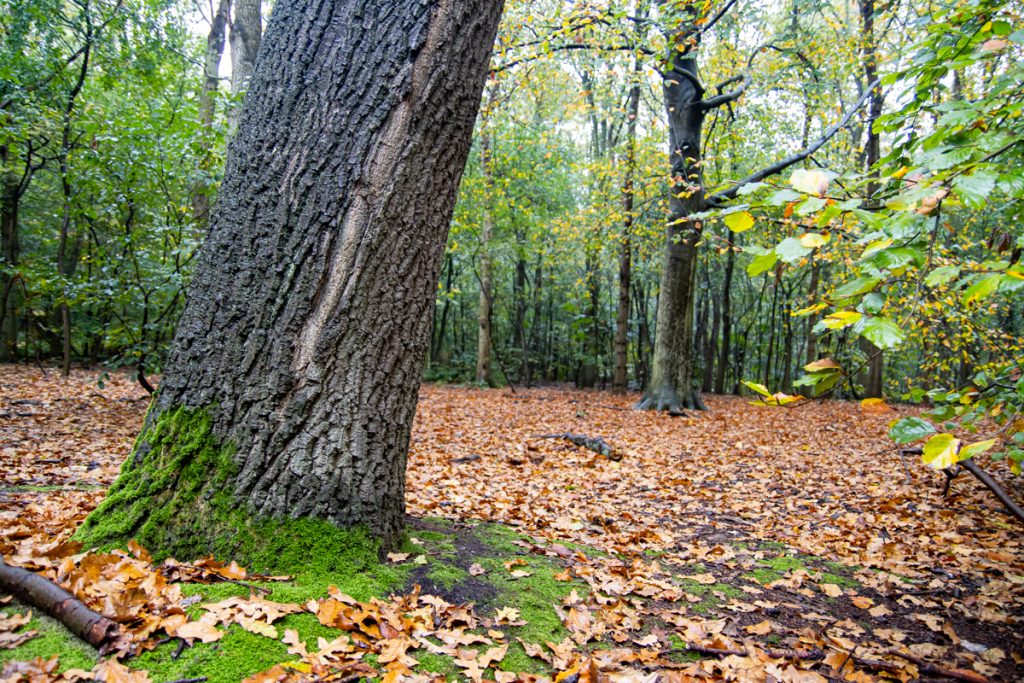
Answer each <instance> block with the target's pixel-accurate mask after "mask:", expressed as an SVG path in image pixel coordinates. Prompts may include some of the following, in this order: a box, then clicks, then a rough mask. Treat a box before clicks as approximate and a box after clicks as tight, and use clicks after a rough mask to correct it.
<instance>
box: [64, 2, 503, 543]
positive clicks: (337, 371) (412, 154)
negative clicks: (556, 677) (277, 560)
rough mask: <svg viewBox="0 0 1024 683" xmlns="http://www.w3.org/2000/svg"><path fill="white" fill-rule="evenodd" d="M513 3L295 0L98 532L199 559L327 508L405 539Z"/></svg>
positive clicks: (268, 43)
mask: <svg viewBox="0 0 1024 683" xmlns="http://www.w3.org/2000/svg"><path fill="white" fill-rule="evenodd" d="M501 7H502V0H421V1H420V2H406V1H404V0H389V1H387V2H383V1H381V0H376V1H372V2H371V1H370V0H316V1H314V0H294V1H292V2H278V3H275V5H274V10H273V15H272V18H271V20H270V24H269V26H268V29H267V32H266V35H265V36H264V44H263V45H262V47H261V49H260V59H259V63H258V64H257V67H256V72H255V74H254V75H253V79H252V83H251V86H250V89H249V92H248V95H247V98H246V103H245V107H244V111H243V114H242V119H241V122H240V125H239V131H238V135H237V137H236V138H235V139H234V141H233V142H232V144H231V146H230V148H229V152H228V160H227V169H226V173H225V178H224V183H223V186H222V189H221V191H220V193H219V199H218V202H217V204H216V206H215V208H214V210H213V212H212V216H211V218H212V220H211V226H210V232H209V235H208V237H207V239H206V242H205V244H204V245H203V248H202V255H201V258H200V262H199V264H198V266H197V270H196V273H195V276H194V279H193V282H192V286H191V289H190V292H189V297H188V301H187V304H186V306H185V310H184V312H183V314H182V318H181V321H180V323H179V327H178V331H177V335H176V337H175V341H174V344H173V347H172V350H171V354H170V357H169V360H168V364H167V370H166V372H165V374H164V377H163V381H162V383H161V385H160V389H159V392H158V394H157V397H156V398H155V400H154V403H153V406H152V407H151V409H150V412H149V414H148V416H147V419H146V423H145V426H144V431H143V434H142V435H141V436H140V438H139V441H138V445H137V448H136V450H135V453H134V454H133V455H132V457H131V460H130V461H129V462H128V463H127V464H126V466H125V468H124V469H123V470H122V472H121V475H120V477H119V478H118V480H117V482H115V484H114V486H113V487H112V488H111V490H110V493H109V495H108V497H107V499H106V500H105V501H104V502H103V504H101V506H100V507H99V508H98V509H97V510H96V511H95V512H94V513H93V514H92V515H91V516H90V517H89V519H88V520H87V521H86V523H85V525H84V526H83V529H82V530H81V532H80V534H79V536H80V537H81V538H83V540H86V541H87V542H97V541H104V542H108V543H109V542H114V541H125V540H127V539H130V538H133V537H134V538H138V539H139V540H140V542H142V543H143V544H145V545H148V546H150V547H152V548H154V549H155V550H156V551H157V552H159V553H161V554H166V553H168V552H173V551H175V550H178V551H187V552H188V553H190V554H196V553H200V552H203V551H204V550H215V549H217V548H222V547H223V545H218V539H223V538H224V537H225V536H227V537H228V538H236V537H243V538H244V537H256V538H257V539H258V538H260V537H261V536H263V535H266V534H267V526H266V525H272V524H276V523H277V521H276V520H281V519H283V518H288V517H290V518H297V517H312V518H317V519H319V520H326V521H328V522H331V523H334V524H335V525H338V526H342V527H349V526H357V525H365V526H366V527H368V528H369V529H370V531H371V532H372V533H373V534H374V535H376V536H377V537H378V538H380V539H382V541H383V543H384V544H385V546H386V547H387V546H390V545H393V544H394V543H395V542H396V540H397V539H398V538H399V534H400V531H401V528H402V523H403V518H404V512H405V511H404V493H405V492H404V479H405V463H406V453H407V447H408V443H409V433H410V427H411V423H412V418H413V413H414V411H415V408H416V398H417V389H418V386H419V381H420V372H421V369H422V366H423V360H424V356H425V352H426V348H427V343H428V335H429V322H430V312H431V309H432V307H433V301H434V294H435V286H436V282H437V277H438V271H439V268H440V264H441V259H442V256H443V251H444V245H445V240H446V237H447V231H448V223H449V220H450V219H451V215H452V209H453V206H454V202H455V196H456V191H457V188H458V184H459V180H460V177H461V174H462V170H463V167H464V164H465V161H466V157H467V155H468V152H469V145H470V137H471V134H472V129H473V122H474V119H475V116H476V111H477V108H478V106H479V101H480V94H481V91H482V89H483V84H484V78H485V75H486V69H487V61H488V56H489V54H490V50H491V46H492V44H493V41H494V36H495V33H496V30H497V24H498V19H499V16H500V13H501Z"/></svg>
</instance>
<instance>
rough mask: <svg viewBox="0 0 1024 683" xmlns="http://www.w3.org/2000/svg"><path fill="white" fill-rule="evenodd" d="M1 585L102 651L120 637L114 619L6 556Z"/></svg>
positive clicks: (0, 561)
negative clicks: (15, 563)
mask: <svg viewBox="0 0 1024 683" xmlns="http://www.w3.org/2000/svg"><path fill="white" fill-rule="evenodd" d="M0 588H3V590H4V591H5V592H8V593H11V594H12V595H14V597H16V598H17V599H18V600H19V601H20V602H22V603H24V604H25V605H28V606H29V607H35V608H36V609H38V610H41V611H43V612H45V613H46V614H48V615H50V616H51V617H53V618H54V619H56V620H57V621H59V622H60V623H62V624H64V625H65V626H66V627H67V628H68V630H69V631H71V632H72V633H74V634H75V635H76V636H78V637H79V638H81V639H82V640H84V641H85V642H87V643H89V644H90V645H92V646H93V647H95V648H97V649H98V650H99V651H100V653H101V654H102V653H104V652H106V651H108V650H109V649H110V648H111V647H112V646H113V645H114V644H115V643H116V642H117V641H118V640H119V638H120V637H121V627H120V626H118V625H117V624H116V623H115V622H113V621H111V620H110V619H107V618H106V617H104V616H103V615H102V614H98V613H96V612H94V611H92V610H91V609H89V608H88V607H86V606H85V605H84V604H83V603H82V602H81V601H80V600H78V598H76V597H75V596H73V595H72V594H71V593H68V592H67V591H66V590H64V589H63V588H61V587H60V586H58V585H57V584H55V583H53V582H52V581H50V580H48V579H45V578H43V577H42V576H40V575H39V574H36V573H34V572H30V571H28V570H27V569H22V568H21V567H12V566H10V565H9V564H6V563H5V562H4V561H3V559H0Z"/></svg>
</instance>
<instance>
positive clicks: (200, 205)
mask: <svg viewBox="0 0 1024 683" xmlns="http://www.w3.org/2000/svg"><path fill="white" fill-rule="evenodd" d="M210 9H211V10H212V11H213V15H212V16H211V17H210V31H209V33H208V34H207V36H206V59H205V60H204V62H203V83H202V86H201V89H200V91H199V116H200V120H201V121H202V125H203V135H202V136H201V138H200V146H201V147H202V149H203V151H204V152H206V154H205V155H203V157H202V158H201V159H200V164H201V166H202V169H203V170H205V171H207V172H208V171H209V169H210V166H211V165H212V158H211V155H210V152H211V150H212V149H213V140H214V134H213V121H214V107H215V106H216V102H215V94H216V92H217V88H218V87H219V86H220V60H221V58H222V57H223V56H224V44H225V42H226V38H225V36H226V32H227V27H228V22H229V20H230V18H231V0H217V5H216V9H214V5H213V2H212V0H211V4H210ZM192 213H193V215H194V217H195V220H196V222H197V223H199V224H204V223H206V221H207V219H208V217H209V215H210V191H209V188H208V183H202V184H201V185H200V186H199V187H197V188H196V189H195V191H194V194H193V197H192Z"/></svg>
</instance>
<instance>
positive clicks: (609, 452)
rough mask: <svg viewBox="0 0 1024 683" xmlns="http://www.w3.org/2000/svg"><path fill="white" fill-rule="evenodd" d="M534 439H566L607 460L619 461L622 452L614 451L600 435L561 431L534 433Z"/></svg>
mask: <svg viewBox="0 0 1024 683" xmlns="http://www.w3.org/2000/svg"><path fill="white" fill-rule="evenodd" d="M533 438H534V439H565V440H566V441H568V442H570V443H572V444H574V445H576V446H580V447H581V448H586V449H587V450H589V451H594V452H595V453H597V454H598V455H603V456H604V457H606V458H608V459H609V460H615V461H619V460H622V453H621V452H619V451H616V450H615V449H614V448H612V447H611V445H609V443H608V442H607V441H605V440H604V439H602V438H601V437H599V436H597V437H592V436H587V435H586V434H571V433H569V432H563V433H561V434H534V435H533Z"/></svg>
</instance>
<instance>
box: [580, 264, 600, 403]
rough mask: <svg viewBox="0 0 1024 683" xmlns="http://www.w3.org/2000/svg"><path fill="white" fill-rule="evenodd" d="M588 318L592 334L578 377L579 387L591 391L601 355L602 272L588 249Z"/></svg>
mask: <svg viewBox="0 0 1024 683" xmlns="http://www.w3.org/2000/svg"><path fill="white" fill-rule="evenodd" d="M585 263H586V270H587V274H586V278H587V317H588V318H589V319H590V334H588V335H587V338H586V342H585V344H584V355H583V362H582V363H581V364H580V368H579V372H578V374H577V375H576V383H577V385H579V386H581V387H583V388H586V389H590V388H593V387H594V386H596V385H597V375H598V359H599V358H600V355H601V319H600V315H601V308H600V306H601V279H600V275H601V270H600V268H599V267H598V264H599V263H600V259H599V258H598V257H597V254H595V253H593V252H592V251H591V249H590V248H589V247H587V255H586V259H585Z"/></svg>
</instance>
